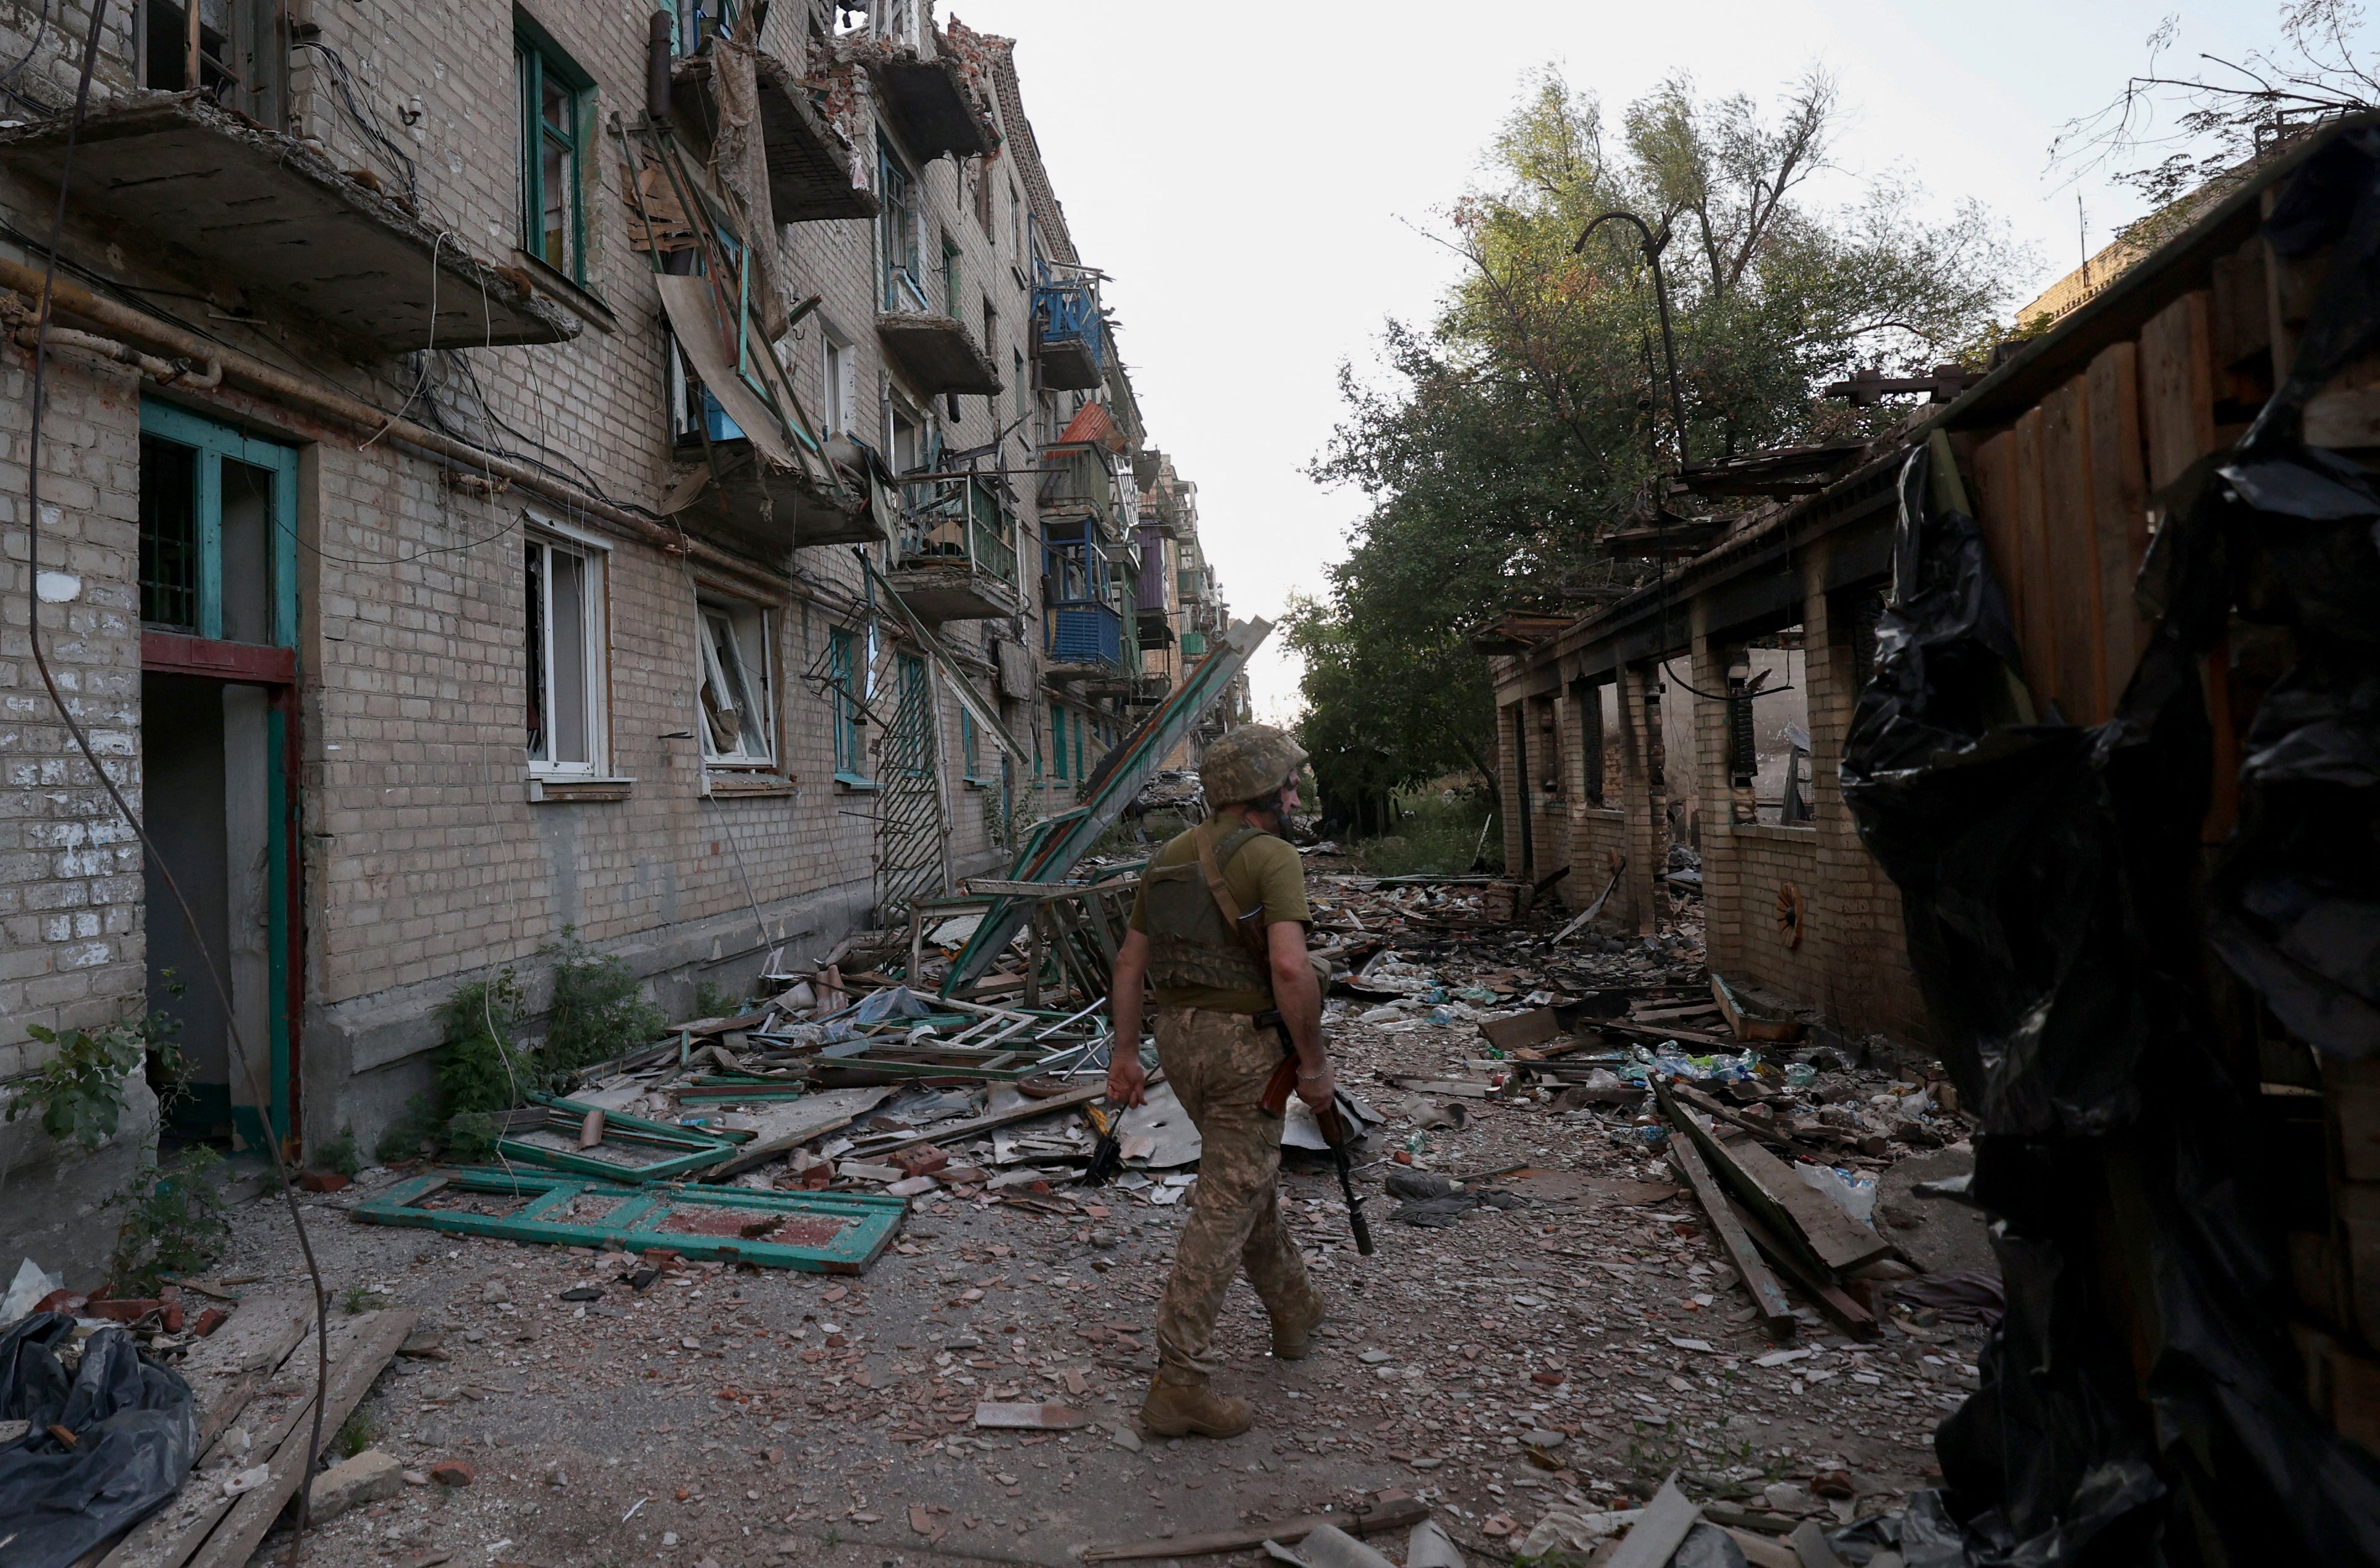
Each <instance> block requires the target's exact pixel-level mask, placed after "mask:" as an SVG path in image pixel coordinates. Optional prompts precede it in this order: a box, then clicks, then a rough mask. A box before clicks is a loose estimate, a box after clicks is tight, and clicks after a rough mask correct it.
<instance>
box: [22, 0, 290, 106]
mask: <svg viewBox="0 0 2380 1568" xmlns="http://www.w3.org/2000/svg"><path fill="white" fill-rule="evenodd" d="M280 11H281V7H280V5H279V4H278V0H199V37H198V50H199V85H200V87H202V88H204V89H205V90H206V91H207V94H208V95H209V96H210V97H212V99H214V101H215V102H216V103H221V104H223V105H225V107H227V108H232V109H237V110H238V111H239V112H240V113H241V114H243V115H247V116H248V117H249V119H251V120H254V121H255V122H256V123H257V124H259V125H261V126H270V127H272V128H273V129H275V130H278V129H280V128H281V127H282V124H283V122H284V120H285V118H286V114H287V111H286V103H287V87H288V75H289V67H288V53H289V45H288V44H287V43H286V42H285V40H284V38H283V35H282V30H281V17H280ZM42 14H43V15H44V16H46V15H47V14H48V13H47V11H46V9H45V10H44V11H43V13H42ZM140 85H141V86H143V87H149V88H155V89H156V90H158V91H161V92H181V91H187V90H188V87H189V85H190V13H189V10H188V7H187V6H177V5H175V4H173V0H144V3H143V5H142V6H141V7H140Z"/></svg>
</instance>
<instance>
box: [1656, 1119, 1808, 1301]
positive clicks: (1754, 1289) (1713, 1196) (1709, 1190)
mask: <svg viewBox="0 0 2380 1568" xmlns="http://www.w3.org/2000/svg"><path fill="white" fill-rule="evenodd" d="M1670 1160H1671V1161H1674V1162H1675V1163H1676V1165H1677V1167H1678V1170H1679V1171H1680V1172H1681V1173H1682V1174H1683V1175H1684V1176H1685V1178H1686V1184H1687V1185H1689V1186H1691V1187H1693V1188H1694V1196H1695V1197H1698V1198H1700V1199H1701V1200H1702V1205H1703V1212H1704V1213H1706V1214H1707V1215H1709V1216H1710V1222H1711V1232H1712V1234H1715V1235H1717V1236H1718V1244H1719V1246H1720V1247H1721V1248H1722V1249H1723V1250H1725V1252H1726V1253H1727V1260H1728V1261H1729V1262H1730V1263H1732V1264H1734V1265H1735V1271H1736V1274H1737V1276H1738V1277H1740V1278H1741V1279H1742V1280H1743V1288H1744V1290H1745V1291H1746V1292H1747V1293H1748V1294H1749V1295H1751V1297H1752V1307H1753V1310H1754V1311H1755V1312H1757V1313H1759V1314H1760V1319H1761V1324H1762V1326H1763V1327H1765V1328H1766V1329H1767V1330H1768V1331H1769V1332H1770V1333H1783V1332H1785V1331H1788V1330H1789V1329H1790V1327H1791V1324H1792V1321H1793V1307H1792V1304H1791V1302H1789V1301H1787V1300H1786V1299H1785V1287H1784V1286H1782V1285H1780V1284H1779V1283H1778V1282H1777V1276H1776V1275H1774V1274H1772V1273H1770V1272H1769V1271H1768V1265H1767V1264H1766V1263H1764V1262H1762V1261H1761V1259H1760V1253H1759V1251H1758V1250H1757V1249H1756V1248H1755V1246H1753V1243H1752V1238H1751V1237H1750V1236H1748V1235H1747V1234H1745V1233H1744V1229H1743V1223H1742V1222H1740V1221H1738V1220H1737V1219H1736V1217H1735V1212H1734V1210H1732V1209H1730V1208H1729V1207H1728V1205H1727V1195H1726V1194H1725V1193H1723V1192H1721V1191H1719V1189H1718V1181H1717V1180H1716V1179H1714V1178H1713V1177H1712V1175H1711V1173H1710V1168H1709V1167H1708V1166H1706V1165H1705V1164H1704V1163H1703V1158H1702V1156H1701V1155H1700V1154H1699V1153H1697V1152H1696V1151H1695V1149H1694V1140H1693V1139H1692V1138H1689V1137H1673V1138H1671V1139H1670Z"/></svg>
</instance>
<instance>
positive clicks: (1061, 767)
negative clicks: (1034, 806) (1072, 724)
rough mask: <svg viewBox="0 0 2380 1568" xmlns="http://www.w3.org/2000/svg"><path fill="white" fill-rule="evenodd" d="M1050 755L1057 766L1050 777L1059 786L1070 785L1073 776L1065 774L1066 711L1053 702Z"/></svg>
mask: <svg viewBox="0 0 2380 1568" xmlns="http://www.w3.org/2000/svg"><path fill="white" fill-rule="evenodd" d="M1050 758H1051V760H1053V761H1054V762H1055V763H1056V764H1057V768H1056V772H1054V773H1053V774H1052V775H1051V776H1052V777H1054V778H1055V779H1057V781H1058V782H1059V783H1060V784H1070V783H1072V782H1073V779H1074V775H1072V774H1070V773H1068V772H1066V710H1065V709H1064V708H1062V707H1061V706H1060V705H1058V704H1057V703H1055V702H1052V703H1051V704H1050Z"/></svg>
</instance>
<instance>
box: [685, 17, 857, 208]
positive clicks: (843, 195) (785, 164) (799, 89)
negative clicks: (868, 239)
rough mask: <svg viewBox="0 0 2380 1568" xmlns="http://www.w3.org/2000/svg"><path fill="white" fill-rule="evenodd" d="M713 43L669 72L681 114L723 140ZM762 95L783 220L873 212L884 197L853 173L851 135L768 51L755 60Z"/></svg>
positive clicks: (774, 192)
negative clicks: (830, 118) (713, 77)
mask: <svg viewBox="0 0 2380 1568" xmlns="http://www.w3.org/2000/svg"><path fill="white" fill-rule="evenodd" d="M711 68H712V67H711V56H710V52H709V51H708V50H706V51H705V52H704V53H703V54H700V55H696V56H695V57H694V58H692V59H688V60H680V61H679V62H678V63H677V65H676V66H675V67H674V68H673V69H672V71H671V73H670V108H671V113H672V115H674V117H675V118H676V120H677V122H678V123H679V124H680V125H682V126H685V127H687V128H691V129H693V130H695V131H697V132H698V134H700V135H701V136H702V137H703V138H704V140H709V141H712V142H714V143H715V142H716V141H717V140H718V134H719V100H718V96H717V94H716V93H715V92H714V91H713V90H712V83H711ZM755 75H756V76H757V77H758V79H759V99H760V145H761V150H762V152H763V154H764V156H765V158H766V160H767V163H768V168H769V206H770V210H771V213H773V215H774V216H775V218H776V220H777V222H779V223H781V224H807V223H820V222H824V221H827V220H830V219H834V218H872V217H874V216H875V215H876V214H877V213H879V212H880V211H881V210H882V206H883V204H882V203H881V202H880V201H878V200H877V199H876V193H875V192H874V191H872V190H869V189H868V188H867V187H866V186H865V185H858V184H854V183H853V180H852V170H853V164H852V151H851V143H850V141H849V140H846V139H845V138H844V134H843V133H842V132H841V131H839V130H837V129H836V128H834V127H833V126H832V125H831V124H829V123H828V121H827V118H826V116H825V115H821V114H820V113H819V110H818V107H817V105H816V104H814V103H811V101H810V92H809V89H808V88H807V87H805V86H803V85H802V83H801V82H800V81H798V80H797V79H795V77H794V75H793V73H792V72H791V71H789V70H788V69H787V68H786V67H785V66H784V64H783V62H782V61H780V60H778V59H777V58H776V57H775V56H774V55H760V56H759V58H758V60H757V62H756V70H755Z"/></svg>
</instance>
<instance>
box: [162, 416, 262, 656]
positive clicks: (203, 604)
mask: <svg viewBox="0 0 2380 1568" xmlns="http://www.w3.org/2000/svg"><path fill="white" fill-rule="evenodd" d="M140 434H141V436H142V437H143V438H144V439H148V440H155V441H160V442H164V443H166V444H170V445H174V446H181V447H187V448H188V449H190V450H191V451H192V452H193V453H194V454H195V456H194V457H193V460H192V466H193V470H194V472H193V475H192V478H193V480H194V484H193V491H194V493H193V495H192V498H191V500H192V507H193V511H194V514H195V516H194V517H193V522H194V523H195V525H196V526H195V529H194V530H193V535H192V539H191V547H192V552H193V560H192V563H191V564H192V565H193V566H194V567H195V569H196V573H197V577H196V580H195V582H194V583H193V584H192V591H193V592H194V594H195V595H196V599H197V611H198V619H197V622H196V624H195V625H194V626H193V625H171V624H168V623H165V622H163V621H150V620H147V619H145V618H144V619H143V620H142V622H141V625H143V626H149V627H152V628H154V629H155V630H158V631H164V632H171V633H174V634H175V635H176V636H182V637H201V638H208V639H210V640H213V641H222V640H225V638H224V556H223V465H224V464H225V462H234V463H238V464H240V465H242V466H244V467H247V468H257V469H261V470H262V471H264V472H265V473H267V474H269V475H271V476H272V484H273V492H272V499H271V502H270V503H269V505H268V516H267V517H266V519H265V526H266V528H267V529H268V531H267V533H266V536H265V561H266V564H267V565H268V567H269V569H270V570H271V572H272V574H273V580H272V582H271V583H270V584H269V585H268V587H267V590H266V602H267V605H268V606H269V611H268V619H269V620H270V622H271V624H272V627H271V629H272V642H271V646H273V647H276V648H294V647H296V646H297V448H296V447H294V446H285V445H283V444H280V443H278V442H273V441H265V440H262V439H260V438H259V437H256V436H252V435H249V434H248V433H247V432H244V431H239V430H235V429H233V428H232V427H231V426H229V425H223V424H217V423H216V422H215V421H214V420H212V419H205V418H203V417H201V416H200V415H197V414H193V413H191V412H190V411H189V410H188V409H187V408H182V407H176V405H174V404H170V403H161V402H158V401H156V400H155V399H153V398H149V397H143V398H142V399H141V400H140ZM145 526H146V519H145V518H144V519H143V520H142V522H141V523H140V524H137V525H136V531H137V530H138V529H141V528H145ZM134 552H135V553H134V563H133V573H132V575H133V598H134V607H135V609H136V611H138V610H139V609H140V608H142V607H143V606H142V605H141V604H140V600H141V599H142V598H143V597H144V594H145V590H146V588H147V586H148V585H147V582H146V580H145V578H144V577H143V565H144V564H143V563H142V562H141V561H140V553H141V547H140V542H139V541H137V540H136V543H135V546H134Z"/></svg>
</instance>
